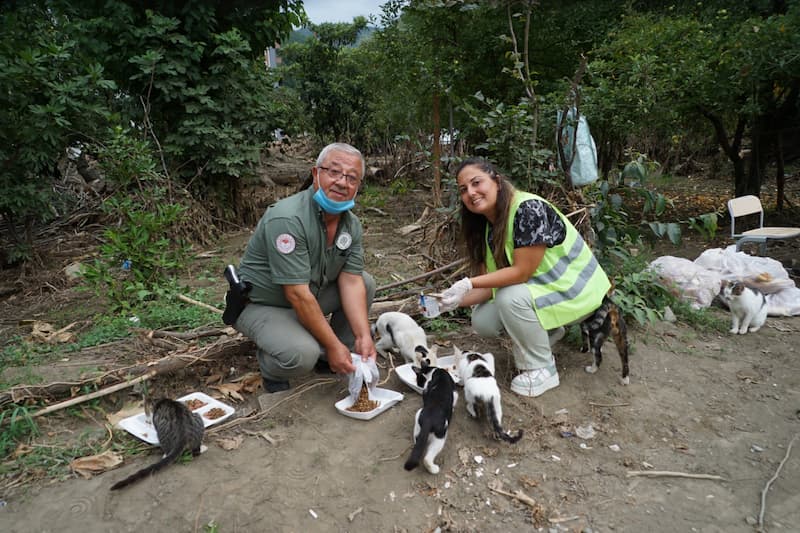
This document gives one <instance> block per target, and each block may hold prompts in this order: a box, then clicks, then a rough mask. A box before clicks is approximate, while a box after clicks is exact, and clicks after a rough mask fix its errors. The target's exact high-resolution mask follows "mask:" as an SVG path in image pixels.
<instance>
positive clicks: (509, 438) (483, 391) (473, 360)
mask: <svg viewBox="0 0 800 533" xmlns="http://www.w3.org/2000/svg"><path fill="white" fill-rule="evenodd" d="M454 348H455V362H456V368H457V369H458V374H459V376H460V377H461V383H462V384H463V385H464V402H465V403H466V406H467V412H468V413H469V415H470V416H471V417H472V418H477V417H478V413H477V411H476V410H475V407H476V406H481V405H482V406H486V414H487V416H488V418H489V421H490V422H491V423H492V428H493V429H494V434H495V435H496V436H497V437H499V438H501V439H503V440H504V441H506V442H510V443H512V444H513V443H515V442H517V441H518V440H519V439H521V438H522V430H521V429H520V430H518V431H517V434H516V435H512V434H511V433H509V432H508V431H506V430H505V429H503V425H502V424H503V406H502V404H501V403H500V387H498V386H497V380H496V379H495V377H494V355H493V354H491V353H478V352H462V351H461V350H459V349H458V347H454Z"/></svg>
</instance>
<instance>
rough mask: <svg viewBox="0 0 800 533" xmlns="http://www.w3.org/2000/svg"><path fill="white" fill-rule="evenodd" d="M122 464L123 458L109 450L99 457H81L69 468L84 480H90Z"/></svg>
mask: <svg viewBox="0 0 800 533" xmlns="http://www.w3.org/2000/svg"><path fill="white" fill-rule="evenodd" d="M121 464H122V456H121V455H120V454H118V453H115V452H112V451H111V450H107V451H105V452H103V453H101V454H99V455H89V456H87V457H79V458H78V459H75V460H73V461H72V462H71V463H70V464H69V466H70V468H72V471H73V472H75V473H76V474H78V475H80V476H82V477H83V478H84V479H90V478H91V477H92V476H93V475H95V474H102V473H103V472H106V471H108V470H111V469H112V468H116V467H118V466H119V465H121Z"/></svg>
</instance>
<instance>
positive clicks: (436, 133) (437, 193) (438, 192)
mask: <svg viewBox="0 0 800 533" xmlns="http://www.w3.org/2000/svg"><path fill="white" fill-rule="evenodd" d="M441 136H442V123H441V116H440V114H439V93H438V92H437V93H434V95H433V156H432V157H433V161H432V163H433V205H435V206H436V207H442V157H441V156H442V146H441V144H440V142H439V141H440V139H441Z"/></svg>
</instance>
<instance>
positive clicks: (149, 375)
mask: <svg viewBox="0 0 800 533" xmlns="http://www.w3.org/2000/svg"><path fill="white" fill-rule="evenodd" d="M156 374H157V373H156V371H155V370H152V371H150V372H148V373H147V374H145V375H143V376H139V377H138V378H134V379H131V380H128V381H124V382H122V383H117V384H116V385H112V386H110V387H107V388H105V389H101V390H98V391H94V392H92V393H89V394H84V395H83V396H77V397H75V398H70V399H69V400H66V401H63V402H60V403H56V404H53V405H48V406H47V407H45V408H44V409H40V410H38V411H36V412H35V413H33V414H32V415H31V418H36V417H39V416H42V415H47V414H50V413H54V412H56V411H60V410H61V409H64V408H66V407H72V406H73V405H78V404H79V403H83V402H88V401H89V400H94V399H95V398H102V397H103V396H107V395H109V394H111V393H112V392H117V391H120V390H122V389H127V388H128V387H132V386H134V385H136V384H137V383H141V382H142V381H147V380H148V379H150V378H152V377H154V376H155V375H156Z"/></svg>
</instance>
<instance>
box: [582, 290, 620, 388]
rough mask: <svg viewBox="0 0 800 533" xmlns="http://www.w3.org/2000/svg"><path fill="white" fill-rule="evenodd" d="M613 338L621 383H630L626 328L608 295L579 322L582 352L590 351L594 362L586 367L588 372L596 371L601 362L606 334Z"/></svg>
mask: <svg viewBox="0 0 800 533" xmlns="http://www.w3.org/2000/svg"><path fill="white" fill-rule="evenodd" d="M609 334H611V335H612V336H613V338H614V344H615V345H616V346H617V351H618V352H619V357H620V359H621V360H622V384H623V385H627V384H628V383H630V377H629V374H630V370H629V369H628V328H627V326H626V325H625V319H624V318H623V317H622V312H621V311H620V309H619V307H618V306H617V304H615V303H614V301H613V300H612V299H611V298H610V297H609V296H605V297H604V298H603V303H602V304H600V307H598V308H597V310H596V311H595V312H594V313H593V314H592V315H591V316H590V317H588V318H587V319H585V320H584V321H583V322H581V336H582V337H583V346H581V351H582V352H588V351H592V353H593V354H594V362H593V363H592V365H591V366H587V367H586V371H587V372H589V373H590V374H594V373H595V372H597V369H598V368H599V367H600V363H602V362H603V353H602V351H601V350H602V348H603V344H604V343H605V342H606V339H607V338H608V335H609Z"/></svg>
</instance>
